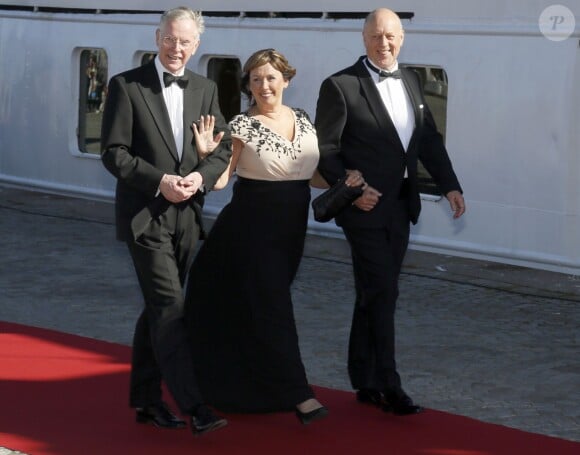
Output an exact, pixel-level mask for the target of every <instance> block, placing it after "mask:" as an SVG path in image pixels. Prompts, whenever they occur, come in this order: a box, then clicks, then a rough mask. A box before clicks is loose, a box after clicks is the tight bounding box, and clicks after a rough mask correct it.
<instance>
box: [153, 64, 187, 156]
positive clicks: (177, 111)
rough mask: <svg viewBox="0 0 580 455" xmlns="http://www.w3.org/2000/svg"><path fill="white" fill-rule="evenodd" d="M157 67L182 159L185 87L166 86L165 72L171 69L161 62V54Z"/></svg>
mask: <svg viewBox="0 0 580 455" xmlns="http://www.w3.org/2000/svg"><path fill="white" fill-rule="evenodd" d="M155 68H156V69H157V74H158V75H159V80H160V81H161V89H162V91H163V99H164V100H165V106H166V107H167V112H168V113H169V120H170V121H171V129H172V130H173V138H174V139H175V146H176V147H177V156H178V157H179V160H180V161H181V156H182V155H183V89H182V88H181V87H179V85H177V84H176V83H173V84H170V85H169V87H165V83H164V82H163V73H164V72H166V73H169V71H167V70H166V69H165V68H164V67H163V65H162V64H161V62H160V61H159V56H157V57H155ZM184 72H185V70H182V71H181V73H180V74H174V73H171V74H173V75H174V76H183V73H184Z"/></svg>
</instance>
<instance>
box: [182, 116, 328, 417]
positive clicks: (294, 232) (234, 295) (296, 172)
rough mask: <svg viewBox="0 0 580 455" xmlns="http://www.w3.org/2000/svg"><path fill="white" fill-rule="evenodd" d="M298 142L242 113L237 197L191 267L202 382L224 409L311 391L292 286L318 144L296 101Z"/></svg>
mask: <svg viewBox="0 0 580 455" xmlns="http://www.w3.org/2000/svg"><path fill="white" fill-rule="evenodd" d="M293 112H294V118H295V135H294V139H293V140H292V141H289V140H287V139H286V138H284V137H282V136H280V135H278V134H277V133H275V132H273V131H271V130H270V129H268V127H267V126H265V125H264V124H263V123H261V122H260V121H259V120H257V119H255V118H253V117H250V116H248V115H247V114H246V113H242V114H240V115H238V116H236V117H234V119H232V121H231V122H230V128H231V130H232V137H234V138H237V139H240V140H241V141H242V142H243V143H244V148H243V150H242V153H241V154H240V158H239V160H238V164H237V167H236V174H237V176H238V178H237V181H236V182H235V183H234V187H233V196H232V199H231V201H230V203H229V204H228V205H226V206H225V207H224V209H223V210H222V212H221V213H220V215H219V216H218V218H217V220H216V221H215V223H214V225H213V227H212V229H211V231H210V233H209V236H208V238H207V240H205V242H204V243H203V245H202V247H201V248H200V251H199V253H198V255H197V257H196V259H195V261H194V264H193V266H192V269H191V273H190V278H189V283H188V288H187V295H186V302H185V307H186V308H185V313H186V321H187V324H188V329H189V333H190V335H191V343H192V347H193V355H194V359H193V360H194V365H195V369H196V372H197V377H198V380H199V385H200V388H201V391H202V394H203V396H204V399H205V401H206V402H207V403H208V404H211V405H213V406H215V407H216V408H218V409H220V410H223V411H234V412H270V411H282V410H292V409H294V408H295V406H296V405H297V404H298V403H300V402H302V401H304V400H306V399H308V398H312V397H313V396H314V395H313V392H312V389H311V388H310V386H309V385H308V382H307V379H306V374H305V370H304V365H303V363H302V360H301V357H300V350H299V346H298V336H297V332H296V325H295V320H294V312H293V307H292V298H291V293H290V286H291V284H292V281H293V280H294V277H295V275H296V272H297V269H298V266H299V264H300V259H301V257H302V253H303V248H304V240H305V236H306V226H307V219H308V207H309V203H310V186H309V180H310V178H311V177H312V174H313V172H314V170H315V168H316V165H317V163H318V143H317V138H316V132H315V130H314V127H313V126H312V124H311V123H310V120H309V119H308V115H307V114H306V113H305V112H304V111H302V110H300V109H293Z"/></svg>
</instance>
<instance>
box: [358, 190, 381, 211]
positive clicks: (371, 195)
mask: <svg viewBox="0 0 580 455" xmlns="http://www.w3.org/2000/svg"><path fill="white" fill-rule="evenodd" d="M382 195H383V193H380V192H379V191H378V190H376V189H375V188H373V187H372V186H369V185H366V186H365V187H364V191H363V194H362V196H361V197H359V198H358V199H356V200H355V201H354V202H353V204H354V205H355V206H356V207H358V208H359V209H361V210H364V211H365V212H370V211H371V210H372V209H374V208H375V205H377V203H378V202H379V198H380V197H381V196H382Z"/></svg>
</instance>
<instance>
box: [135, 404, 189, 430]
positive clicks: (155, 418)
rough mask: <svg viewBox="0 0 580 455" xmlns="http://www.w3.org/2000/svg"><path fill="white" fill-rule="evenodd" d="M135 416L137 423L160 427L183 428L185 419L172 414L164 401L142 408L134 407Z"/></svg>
mask: <svg viewBox="0 0 580 455" xmlns="http://www.w3.org/2000/svg"><path fill="white" fill-rule="evenodd" d="M135 418H136V420H137V422H138V423H149V424H151V425H155V426H156V427H160V428H185V426H186V424H185V421H183V420H181V419H180V418H178V417H177V416H176V415H174V414H173V413H172V412H171V411H170V410H169V409H168V408H167V405H166V404H165V403H157V404H153V405H150V406H145V407H143V408H136V414H135Z"/></svg>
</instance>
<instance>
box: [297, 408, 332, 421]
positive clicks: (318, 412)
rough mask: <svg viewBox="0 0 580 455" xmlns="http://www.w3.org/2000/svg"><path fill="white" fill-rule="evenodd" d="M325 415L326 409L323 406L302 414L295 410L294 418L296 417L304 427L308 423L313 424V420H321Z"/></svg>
mask: <svg viewBox="0 0 580 455" xmlns="http://www.w3.org/2000/svg"><path fill="white" fill-rule="evenodd" d="M327 415H328V409H326V408H325V407H324V406H321V407H319V408H316V409H314V410H313V411H310V412H302V411H300V410H299V409H296V417H298V420H300V422H302V423H303V424H304V425H308V424H309V423H310V422H314V421H315V420H320V419H323V418H324V417H326V416H327Z"/></svg>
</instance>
